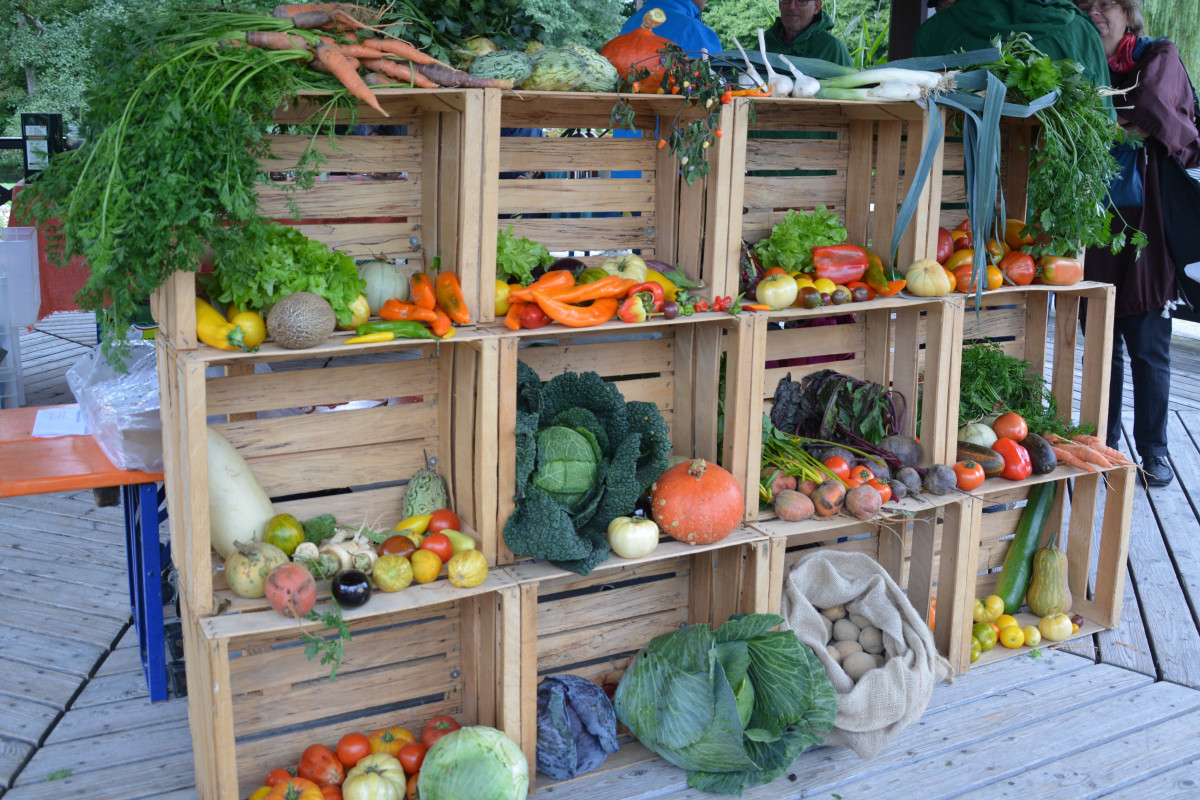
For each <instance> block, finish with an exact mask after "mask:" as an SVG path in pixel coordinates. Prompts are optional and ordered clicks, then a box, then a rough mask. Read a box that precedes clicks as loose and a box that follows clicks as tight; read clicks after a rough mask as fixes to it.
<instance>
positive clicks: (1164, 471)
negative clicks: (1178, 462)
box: [1142, 456, 1175, 486]
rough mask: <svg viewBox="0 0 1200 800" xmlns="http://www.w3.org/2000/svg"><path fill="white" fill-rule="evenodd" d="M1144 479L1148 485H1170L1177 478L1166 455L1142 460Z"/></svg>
mask: <svg viewBox="0 0 1200 800" xmlns="http://www.w3.org/2000/svg"><path fill="white" fill-rule="evenodd" d="M1142 470H1143V474H1142V480H1144V481H1145V482H1146V485H1147V486H1169V485H1170V484H1171V481H1173V480H1175V473H1174V472H1172V471H1171V465H1170V464H1169V463H1167V457H1166V456H1151V457H1150V458H1147V459H1146V460H1145V461H1143V462H1142Z"/></svg>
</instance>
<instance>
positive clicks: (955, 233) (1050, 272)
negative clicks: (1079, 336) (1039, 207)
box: [937, 219, 1083, 292]
mask: <svg viewBox="0 0 1200 800" xmlns="http://www.w3.org/2000/svg"><path fill="white" fill-rule="evenodd" d="M1025 229H1026V225H1025V223H1024V222H1022V221H1021V220H1019V219H1009V220H1005V223H1004V235H1003V236H999V235H998V236H997V237H996V238H991V239H988V240H987V243H986V244H985V245H984V247H985V248H986V249H987V265H988V266H987V285H986V286H984V287H983V288H984V289H985V290H987V289H999V288H1000V287H1001V286H1028V285H1029V284H1031V283H1043V284H1048V285H1050V286H1070V285H1072V284H1076V283H1079V281H1081V280H1083V265H1082V264H1081V263H1080V262H1079V260H1078V259H1076V258H1072V257H1069V256H1055V255H1044V256H1041V257H1040V258H1038V259H1036V260H1035V259H1034V257H1033V256H1032V255H1030V253H1029V252H1027V251H1028V249H1029V248H1030V246H1031V245H1033V244H1034V237H1033V236H1031V235H1029V234H1028V233H1026V234H1024V235H1022V231H1024V230H1025ZM937 262H938V263H939V264H941V265H942V266H943V267H944V268H945V269H946V271H947V272H948V273H949V278H950V285H951V286H952V287H953V289H954V291H958V292H974V291H976V286H975V285H974V283H973V282H972V280H971V279H972V277H973V272H974V262H975V241H974V238H973V236H972V235H971V223H970V222H969V221H968V220H965V219H964V220H963V221H962V222H960V223H959V224H958V227H957V228H955V229H954V230H952V231H951V230H946V229H945V228H938V245H937Z"/></svg>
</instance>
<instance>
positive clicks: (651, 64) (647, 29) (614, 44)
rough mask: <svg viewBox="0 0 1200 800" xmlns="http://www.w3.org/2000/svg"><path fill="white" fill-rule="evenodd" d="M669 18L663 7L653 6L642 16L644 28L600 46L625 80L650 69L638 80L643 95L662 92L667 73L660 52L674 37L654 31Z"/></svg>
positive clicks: (635, 29) (642, 26)
mask: <svg viewBox="0 0 1200 800" xmlns="http://www.w3.org/2000/svg"><path fill="white" fill-rule="evenodd" d="M666 21H667V15H666V14H664V13H663V10H662V9H661V8H652V9H650V10H649V11H647V12H646V15H645V16H644V17H642V24H641V27H639V28H634V29H633V30H631V31H630V32H629V33H623V34H621V35H620V36H617V37H615V38H613V39H610V40H609V42H608V43H607V44H606V45H604V46H603V47H601V48H600V55H602V56H604V57H605V58H607V59H608V60H609V62H610V63H612V65H613V66H614V67H616V68H617V74H618V75H620V76H621V79H622V81H628V82H632V81H634V80H635V79H636V75H635V73H636V71H637V70H638V69H645V70H649V71H650V75H649V77H646V78H641V79H638V89H637V91H639V92H641V93H642V94H655V93H657V92H658V91H660V89H661V87H662V82H663V78H664V77H665V76H666V74H667V68H666V66H664V65H663V63H662V61H661V58H662V57H661V56H660V55H659V52H658V51H659V50H662V49H663V48H664V47H666V46H667V45H668V44H671V40H670V39H664V38H663V37H661V36H659V35H658V34H656V33H654V29H655V28H657V27H658V26H659V25H661V24H663V23H664V22H666Z"/></svg>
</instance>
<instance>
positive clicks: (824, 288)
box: [813, 278, 837, 295]
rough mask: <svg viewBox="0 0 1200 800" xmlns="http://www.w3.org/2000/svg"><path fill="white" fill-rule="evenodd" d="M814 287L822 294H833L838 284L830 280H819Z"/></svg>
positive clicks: (814, 283)
mask: <svg viewBox="0 0 1200 800" xmlns="http://www.w3.org/2000/svg"><path fill="white" fill-rule="evenodd" d="M813 286H815V287H816V289H817V291H818V292H820V293H821V294H830V295H831V294H833V290H834V289H836V288H837V284H836V283H834V282H833V281H831V280H829V278H817V279H816V280H815V281H813Z"/></svg>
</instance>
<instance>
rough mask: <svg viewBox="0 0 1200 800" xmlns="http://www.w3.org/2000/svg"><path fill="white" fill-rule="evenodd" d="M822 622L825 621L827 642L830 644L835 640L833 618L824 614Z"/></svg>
mask: <svg viewBox="0 0 1200 800" xmlns="http://www.w3.org/2000/svg"><path fill="white" fill-rule="evenodd" d="M821 622H824V623H825V644H829V643H830V642H832V641H833V620H831V619H830V618H829V617H827V616H825V615H824V614H822V615H821Z"/></svg>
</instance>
